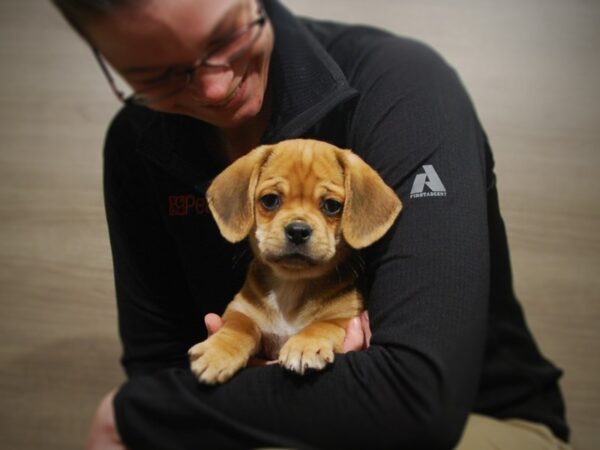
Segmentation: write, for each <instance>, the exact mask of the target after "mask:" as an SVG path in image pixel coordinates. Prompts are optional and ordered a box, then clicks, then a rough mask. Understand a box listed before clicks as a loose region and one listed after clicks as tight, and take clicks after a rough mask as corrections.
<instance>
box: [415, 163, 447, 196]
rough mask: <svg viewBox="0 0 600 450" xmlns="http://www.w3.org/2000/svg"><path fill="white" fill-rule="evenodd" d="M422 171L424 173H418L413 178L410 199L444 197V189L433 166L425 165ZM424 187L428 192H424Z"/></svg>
mask: <svg viewBox="0 0 600 450" xmlns="http://www.w3.org/2000/svg"><path fill="white" fill-rule="evenodd" d="M423 170H425V173H420V174H418V175H417V176H416V177H415V181H414V183H413V185H412V189H411V191H410V198H421V197H445V196H446V188H445V187H444V184H443V183H442V180H440V177H439V176H438V174H437V172H436V171H435V169H434V168H433V166H431V165H425V166H423ZM425 186H427V188H428V189H429V190H427V191H426V190H425Z"/></svg>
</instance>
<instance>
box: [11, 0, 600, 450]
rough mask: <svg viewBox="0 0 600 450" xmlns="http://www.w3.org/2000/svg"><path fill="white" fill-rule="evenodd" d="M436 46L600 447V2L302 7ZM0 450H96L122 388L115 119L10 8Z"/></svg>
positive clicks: (70, 61) (541, 323)
mask: <svg viewBox="0 0 600 450" xmlns="http://www.w3.org/2000/svg"><path fill="white" fill-rule="evenodd" d="M286 4H288V5H289V6H290V7H291V8H292V9H293V10H295V11H297V12H299V13H302V14H306V15H312V16H317V17H324V18H335V19H338V20H344V21H350V22H366V23H371V24H375V25H378V26H381V27H385V28H388V29H390V30H393V31H395V32H397V33H399V34H403V35H408V36H413V37H416V38H418V39H421V40H424V41H426V42H428V43H429V44H431V45H432V46H433V47H435V48H437V49H438V50H439V51H440V53H442V54H443V55H444V56H445V58H446V59H447V60H448V61H449V62H450V63H451V64H452V65H453V66H455V67H456V68H457V70H458V71H459V73H460V74H461V75H462V78H463V80H464V82H465V84H466V86H467V87H468V89H469V91H470V93H471V95H472V97H473V99H474V101H475V104H476V105H477V108H478V111H479V114H480V117H481V120H482V122H483V123H484V125H485V127H486V129H487V132H488V134H489V137H490V139H491V143H492V146H493V148H494V150H495V156H496V160H497V173H498V178H499V186H500V191H501V196H502V207H503V210H504V216H505V219H506V222H507V227H508V233H509V240H510V245H511V248H512V254H513V268H514V272H515V284H516V289H517V292H518V293H519V295H520V298H521V300H522V302H523V304H524V307H525V309H526V311H527V314H528V319H529V324H530V326H531V328H532V329H533V331H534V333H535V335H536V336H537V338H538V341H539V344H540V346H541V348H542V349H543V351H544V352H545V354H546V355H547V356H548V357H549V358H551V359H552V360H554V361H555V362H556V363H557V364H558V365H559V366H560V367H562V368H563V369H564V370H565V376H564V378H563V381H562V386H563V388H564V392H565V395H566V398H567V405H568V416H569V419H570V421H571V424H572V429H573V443H574V445H575V447H576V448H577V449H580V450H593V449H598V448H600V431H598V430H600V358H599V357H600V352H599V348H600V345H599V341H600V331H599V330H600V326H599V324H600V320H599V319H600V233H599V231H600V182H599V179H600V164H599V163H600V89H599V85H600V81H599V80H600V2H598V1H596V0H508V1H504V2H497V1H492V0H454V1H452V2H448V1H445V0H428V1H420V0H404V1H397V0H374V1H370V2H365V1H364V0H328V1H317V0H304V1H302V0H287V1H286ZM0 61H1V63H0V64H1V71H0V342H1V345H0V402H1V407H0V449H2V450H3V449H7V450H8V449H11V450H12V449H24V450H34V449H35V450H38V449H45V450H53V449H56V450H58V449H60V450H65V449H67V450H68V449H79V448H81V447H82V442H83V440H84V436H85V434H86V432H87V426H88V421H89V418H90V416H91V415H92V412H93V410H94V407H95V403H96V401H97V399H98V398H99V397H100V395H101V394H102V393H104V392H105V391H107V390H108V389H109V388H111V387H112V386H114V385H116V384H118V383H119V382H120V381H121V380H122V379H123V375H122V373H121V370H120V368H119V366H118V362H117V361H118V356H119V346H118V340H117V331H116V316H115V302H114V290H113V282H112V272H111V259H110V254H109V247H108V241H107V233H106V226H105V220H104V212H103V207H102V194H101V166H102V157H101V144H102V140H103V135H104V131H105V129H106V126H107V123H108V121H109V120H110V118H111V116H112V114H113V113H114V111H115V110H116V108H117V106H118V105H117V103H116V101H115V100H114V99H113V97H112V96H111V95H112V94H111V93H110V91H109V88H108V86H107V85H106V83H105V82H104V80H103V78H102V77H101V74H100V72H99V70H98V68H97V67H96V66H95V63H94V61H93V59H92V57H91V55H90V53H89V51H88V49H87V48H86V47H85V45H84V44H82V43H81V42H80V41H79V40H78V39H77V38H76V37H75V35H74V34H73V33H72V32H71V31H70V30H69V29H68V27H67V26H66V25H65V23H64V22H63V21H62V19H61V18H60V17H59V16H58V14H57V13H56V12H55V11H54V10H53V9H52V8H51V6H50V4H49V2H48V1H40V0H2V1H1V2H0Z"/></svg>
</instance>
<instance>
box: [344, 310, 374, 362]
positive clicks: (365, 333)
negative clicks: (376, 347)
mask: <svg viewBox="0 0 600 450" xmlns="http://www.w3.org/2000/svg"><path fill="white" fill-rule="evenodd" d="M370 344H371V325H370V324H369V313H368V312H367V311H363V312H362V313H361V315H360V316H358V317H355V318H353V319H352V320H351V321H350V322H349V323H348V326H347V327H346V337H345V338H344V345H343V353H348V352H358V351H360V350H366V349H368V348H369V345H370Z"/></svg>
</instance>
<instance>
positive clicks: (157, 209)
mask: <svg viewBox="0 0 600 450" xmlns="http://www.w3.org/2000/svg"><path fill="white" fill-rule="evenodd" d="M54 2H55V3H56V4H57V6H59V8H60V9H61V11H62V12H63V13H64V14H65V16H66V17H67V19H68V20H69V21H70V22H71V24H72V25H74V27H75V28H76V29H77V30H78V31H79V33H80V34H81V35H82V36H83V37H84V39H86V40H87V41H88V42H89V43H90V45H91V47H92V49H93V51H94V54H95V55H96V57H97V59H98V62H99V63H100V65H101V68H102V70H103V71H104V73H105V74H106V75H107V77H108V78H109V82H110V84H111V86H112V88H113V90H114V91H115V94H116V95H117V96H118V97H119V98H120V99H121V100H123V101H124V102H125V103H126V105H125V107H124V108H123V109H122V110H121V111H120V112H119V114H118V115H117V117H116V118H115V119H114V121H113V123H112V124H111V126H110V130H109V132H108V136H107V140H106V148H105V201H106V211H107V218H108V224H109V231H110V237H111V246H112V250H113V260H114V268H115V281H116V290H117V299H118V311H119V325H120V332H121V338H122V341H123V347H124V354H123V361H122V362H123V365H124V367H125V369H126V371H127V374H128V377H129V379H128V381H127V382H126V383H125V384H124V385H123V386H121V387H120V388H119V389H118V391H116V393H110V394H108V395H107V396H106V397H105V398H104V399H103V401H102V402H101V404H100V407H99V409H98V413H97V415H96V417H95V419H94V424H93V426H92V432H91V435H90V441H89V448H124V446H125V445H126V446H128V447H130V448H142V449H153V448H156V449H166V448H175V449H184V448H202V447H206V448H230V447H231V448H249V447H258V446H267V445H268V446H286V447H293V448H453V447H455V446H456V445H457V443H458V442H459V439H460V438H461V436H462V439H461V440H460V443H459V444H458V445H459V448H461V449H466V448H477V449H483V448H503V449H513V448H567V446H566V444H564V442H566V440H567V439H568V428H567V425H566V422H565V419H564V405H563V400H562V396H561V393H560V390H559V387H558V379H559V377H560V375H561V372H560V370H558V369H557V368H555V367H554V366H553V365H552V364H551V363H550V362H548V361H547V360H545V359H544V358H543V357H542V355H541V354H540V353H539V351H538V349H537V347H536V345H535V343H534V340H533V338H532V336H531V335H530V333H529V331H528V329H527V327H526V324H525V321H524V318H523V314H522V312H521V309H520V306H519V304H518V302H517V300H516V298H515V296H514V294H513V291H512V284H511V274H510V262H509V256H508V249H507V242H506V236H505V232H504V226H503V222H502V219H501V216H500V213H499V209H498V199H497V191H496V187H495V176H494V173H493V159H492V155H491V151H490V148H489V145H488V142H487V139H486V136H485V134H484V132H483V130H482V128H481V126H480V124H479V122H478V120H477V117H476V114H475V112H474V109H473V107H472V105H471V103H470V101H469V99H468V97H467V95H466V93H465V91H464V89H463V87H462V85H461V84H460V81H459V80H458V78H457V76H456V74H455V73H454V72H453V70H452V69H451V68H449V67H448V66H447V64H446V63H445V62H444V61H443V60H442V59H441V58H440V57H439V56H438V55H437V54H435V53H434V52H433V51H431V50H430V49H428V48H427V47H425V46H423V45H421V44H419V43H416V42H413V41H410V40H407V39H402V38H398V37H395V36H392V35H390V34H388V33H385V32H382V31H379V30H376V29H372V28H368V27H350V26H345V25H341V24H335V23H326V22H318V21H314V20H308V19H298V18H296V17H294V16H293V15H292V14H290V12H289V11H287V10H286V9H285V8H284V7H283V6H282V5H281V4H279V3H278V2H277V1H276V0H264V2H260V0H104V1H100V0H97V1H93V0H87V1H84V0H54ZM109 65H110V66H112V67H113V68H114V69H115V70H116V71H117V72H118V73H119V74H120V75H121V76H122V77H123V79H124V80H125V81H126V82H127V83H128V84H129V85H130V86H131V88H132V89H133V94H132V96H126V95H125V94H124V93H123V92H122V90H121V88H120V87H119V86H117V83H116V82H115V81H114V77H113V76H112V75H111V73H110V71H109V68H108V67H109ZM293 137H310V138H317V139H321V140H325V141H329V142H331V143H333V144H335V145H337V146H339V147H342V148H351V149H352V150H353V151H355V152H356V153H358V154H359V155H360V156H361V157H362V158H363V159H365V160H366V161H367V162H368V163H369V164H371V165H372V166H373V167H374V168H375V169H376V170H378V172H379V173H380V174H381V175H382V177H383V178H384V179H385V180H386V182H387V183H388V184H389V185H390V186H392V187H393V188H394V189H395V190H396V192H397V193H398V195H399V196H400V197H401V198H402V199H403V201H404V205H405V208H404V211H403V213H402V215H401V218H400V219H399V220H398V221H397V223H396V224H395V226H394V228H393V229H392V230H391V231H390V232H389V233H388V234H387V235H386V236H385V237H384V238H383V239H382V240H381V241H379V242H378V243H376V244H375V245H374V246H373V247H371V248H369V249H368V250H367V251H365V252H363V259H364V262H365V268H364V269H365V277H366V279H367V281H368V285H369V297H368V300H367V307H368V309H369V316H370V326H369V324H368V323H366V321H365V320H363V321H362V327H361V322H357V321H355V322H354V323H353V325H352V327H351V328H350V329H349V336H350V339H348V340H347V342H346V344H347V345H346V347H347V349H348V350H360V349H361V348H362V347H363V346H365V347H366V345H367V344H370V345H369V346H368V349H364V350H363V351H351V352H348V353H346V354H344V355H340V356H339V357H338V358H336V362H335V364H333V365H332V367H331V368H330V369H329V370H326V371H324V372H322V373H318V374H314V375H312V376H306V377H301V378H300V377H294V376H289V374H286V373H284V371H283V370H281V369H280V368H279V367H277V366H273V365H269V366H265V367H260V368H253V369H246V370H243V371H242V372H240V373H239V374H238V375H236V376H235V377H234V378H233V379H232V380H231V381H230V382H228V383H226V384H225V385H223V386H220V387H217V388H212V387H207V386H203V385H200V384H199V383H198V382H197V381H196V379H195V378H194V377H193V375H192V374H191V372H190V371H189V368H188V361H187V354H186V351H187V349H188V348H189V347H190V346H191V345H193V344H194V343H196V342H198V341H200V340H202V339H203V338H204V337H205V331H204V330H202V329H201V328H202V327H200V326H199V325H198V318H199V317H203V316H206V324H207V327H208V328H209V329H210V330H211V331H214V330H215V329H216V328H218V326H219V318H218V316H216V315H212V314H210V313H211V312H220V311H223V309H224V307H225V305H226V304H227V302H228V301H229V300H230V299H231V298H232V297H233V294H235V292H237V290H238V289H239V287H240V286H241V283H242V281H243V278H244V274H245V267H246V264H247V262H248V259H249V254H248V251H247V249H246V248H245V244H240V245H235V246H234V245H230V244H227V243H226V242H225V241H224V240H223V239H222V238H221V237H220V235H219V233H218V230H217V229H216V227H215V225H214V222H213V221H212V219H211V217H210V214H208V210H207V208H206V203H205V199H204V196H203V193H204V189H205V188H206V185H207V184H208V183H209V182H210V180H211V179H212V178H213V177H214V176H215V175H216V174H217V173H219V172H220V171H221V170H222V169H223V168H224V167H226V166H227V165H228V164H229V163H230V162H231V161H233V160H234V159H236V158H237V157H238V156H240V155H243V154H245V153H246V152H247V151H249V150H250V149H251V148H253V147H255V146H257V145H259V144H262V143H269V142H277V141H280V140H283V139H287V138H293ZM373 201H377V199H373ZM370 329H372V332H373V334H372V337H371V339H370V342H369V338H368V337H365V336H366V335H368V333H370ZM363 330H364V334H363ZM114 419H116V425H115V421H114ZM536 445H537V447H536Z"/></svg>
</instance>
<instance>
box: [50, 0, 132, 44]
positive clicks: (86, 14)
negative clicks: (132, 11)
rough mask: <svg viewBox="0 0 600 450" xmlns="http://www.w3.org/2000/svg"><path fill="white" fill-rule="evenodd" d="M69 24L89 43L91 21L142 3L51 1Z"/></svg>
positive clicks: (88, 0)
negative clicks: (87, 27)
mask: <svg viewBox="0 0 600 450" xmlns="http://www.w3.org/2000/svg"><path fill="white" fill-rule="evenodd" d="M51 1H52V3H54V5H55V6H56V7H57V8H58V10H59V11H60V12H61V13H62V15H63V16H64V18H65V19H66V21H67V22H69V24H70V25H71V26H72V27H73V28H74V29H75V31H77V33H79V35H80V36H81V37H82V38H84V39H85V40H86V41H88V42H89V38H88V36H87V34H86V32H85V24H86V23H88V22H89V21H91V20H94V19H97V18H101V17H107V16H110V15H111V14H113V13H114V12H115V11H116V10H118V9H121V8H124V7H126V6H131V5H134V4H137V3H140V2H141V0H51Z"/></svg>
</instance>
